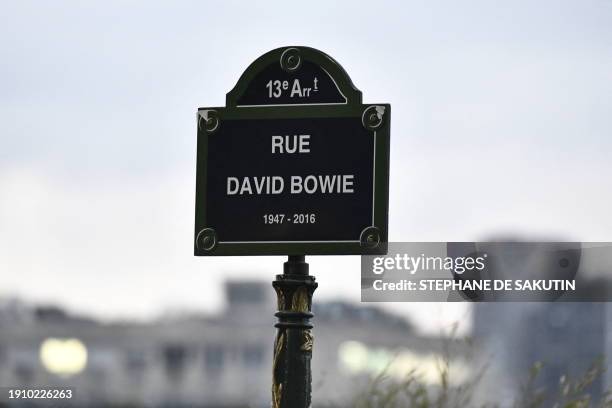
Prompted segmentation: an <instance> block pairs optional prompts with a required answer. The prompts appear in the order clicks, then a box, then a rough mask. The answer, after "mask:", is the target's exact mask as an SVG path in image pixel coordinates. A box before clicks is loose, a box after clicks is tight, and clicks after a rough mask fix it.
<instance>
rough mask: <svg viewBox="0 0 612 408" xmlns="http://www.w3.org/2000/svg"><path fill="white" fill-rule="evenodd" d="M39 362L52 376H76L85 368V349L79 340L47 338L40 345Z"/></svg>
mask: <svg viewBox="0 0 612 408" xmlns="http://www.w3.org/2000/svg"><path fill="white" fill-rule="evenodd" d="M40 361H41V362H42V364H43V366H44V367H45V369H46V370H47V371H48V372H50V373H52V374H57V375H63V376H70V375H74V374H78V373H80V372H81V371H83V370H84V369H85V367H86V366H87V348H86V347H85V344H83V342H82V341H80V340H79V339H57V338H48V339H46V340H45V341H43V342H42V343H41V345H40Z"/></svg>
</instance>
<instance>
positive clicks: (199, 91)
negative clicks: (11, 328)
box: [0, 0, 612, 329]
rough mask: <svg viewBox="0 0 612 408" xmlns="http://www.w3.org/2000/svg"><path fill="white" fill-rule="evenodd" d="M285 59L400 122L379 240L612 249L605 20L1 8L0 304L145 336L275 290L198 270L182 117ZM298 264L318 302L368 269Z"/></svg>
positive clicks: (412, 6) (510, 5) (599, 12)
mask: <svg viewBox="0 0 612 408" xmlns="http://www.w3.org/2000/svg"><path fill="white" fill-rule="evenodd" d="M285 45H306V46H311V47H315V48H318V49H321V50H322V51H325V52H327V53H328V54H330V55H332V56H333V57H334V58H335V59H336V60H338V61H339V62H340V63H341V64H342V65H343V67H344V68H345V69H346V70H347V72H348V73H349V75H350V76H351V77H352V80H353V82H354V83H355V85H356V86H357V87H358V88H359V89H361V91H362V92H363V99H364V102H366V103H367V102H372V103H375V102H387V103H391V105H392V108H393V118H392V132H391V139H392V142H391V189H390V190H391V196H390V219H389V221H390V239H391V240H395V241H425V240H432V241H455V240H477V239H481V240H482V239H486V238H489V237H491V236H499V235H507V234H521V235H527V236H531V237H533V236H537V237H544V238H551V239H572V240H583V241H589V240H591V241H592V240H603V241H610V240H612V237H611V231H612V217H610V209H611V208H612V193H611V191H610V190H611V177H610V176H611V175H612V138H611V136H612V114H611V112H612V1H610V0H605V1H586V0H585V1H559V0H555V1H538V2H534V1H511V2H490V1H469V2H456V1H444V2H440V1H423V2H410V1H398V2H385V1H377V2H367V3H366V2H362V3H360V2H355V1H309V2H302V3H300V4H299V5H298V4H297V3H292V2H280V1H279V2H237V1H236V2H229V1H223V2H219V1H215V2H205V1H194V2H181V1H176V2H165V3H160V2H156V1H146V2H144V1H143V2H138V1H130V2H125V1H120V2H113V1H104V2H97V3H95V4H94V3H93V2H76V1H74V2H43V1H37V2H29V1H19V2H3V3H2V5H0V297H1V296H15V295H17V296H20V297H23V298H25V299H26V300H29V301H37V302H38V301H44V302H56V303H58V304H60V305H64V306H67V307H69V308H71V309H73V310H79V311H82V312H86V313H91V314H94V315H96V316H100V317H104V318H116V317H121V318H148V317H151V316H155V315H157V314H158V313H160V312H161V311H163V310H166V309H168V308H172V309H190V310H207V311H214V310H216V309H218V308H219V307H221V306H222V300H223V299H222V291H221V288H222V286H221V284H222V282H223V281H224V280H225V279H227V278H233V279H236V278H240V277H248V278H260V279H264V280H268V281H270V280H272V279H273V275H274V274H276V273H279V272H281V270H282V262H283V261H284V260H283V258H282V257H265V258H239V257H238V258H215V259H209V258H195V257H193V255H192V248H193V244H192V235H193V219H194V214H193V209H194V192H195V149H196V128H195V119H194V118H195V112H196V109H197V107H199V106H222V105H223V104H224V103H225V94H226V92H227V91H229V90H230V89H231V88H232V87H233V86H234V84H235V83H236V81H237V80H238V78H239V76H240V74H241V73H242V71H243V70H244V69H245V68H246V67H247V66H248V65H249V64H250V63H251V62H252V61H253V60H254V59H256V58H257V57H258V56H259V55H261V54H263V53H265V52H266V51H269V50H271V49H273V48H277V47H279V46H285ZM310 263H311V272H312V273H313V274H314V275H316V277H317V279H318V281H319V283H320V286H319V289H318V291H317V294H316V299H331V298H336V297H341V298H345V299H352V300H358V299H359V288H360V279H359V257H356V256H352V257H311V258H310ZM388 307H390V308H395V309H396V310H398V311H402V312H410V311H413V313H412V318H413V319H417V320H418V321H420V322H421V323H424V326H423V327H426V328H430V329H431V328H437V327H438V324H439V323H440V322H448V321H452V320H453V319H456V318H461V317H462V316H464V315H465V310H464V309H463V308H457V307H456V306H454V305H451V306H448V307H443V306H439V305H432V306H430V307H416V306H412V305H388ZM414 311H416V313H415V312H414ZM452 311H456V313H454V314H453V313H451V312H452Z"/></svg>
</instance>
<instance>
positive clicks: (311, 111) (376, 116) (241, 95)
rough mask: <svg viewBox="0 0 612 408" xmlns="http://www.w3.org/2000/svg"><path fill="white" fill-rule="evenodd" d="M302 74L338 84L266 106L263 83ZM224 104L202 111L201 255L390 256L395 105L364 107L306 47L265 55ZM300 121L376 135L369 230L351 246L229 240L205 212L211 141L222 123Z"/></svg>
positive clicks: (340, 74)
mask: <svg viewBox="0 0 612 408" xmlns="http://www.w3.org/2000/svg"><path fill="white" fill-rule="evenodd" d="M301 71H305V72H310V71H316V72H317V73H318V74H317V75H319V77H320V78H321V80H322V81H323V80H325V81H327V82H328V84H333V85H334V86H331V85H329V86H328V87H326V89H327V91H325V92H320V93H319V94H317V95H316V96H315V95H312V96H309V97H308V98H304V100H289V98H288V97H285V96H280V97H279V98H278V99H277V100H274V101H269V102H262V97H261V93H262V88H263V87H264V85H263V84H264V83H263V82H262V81H266V79H267V78H269V75H268V73H269V72H274V73H276V75H286V76H287V77H288V78H293V77H299V75H300V73H301ZM334 87H335V89H334ZM322 91H323V90H322ZM270 92H272V89H270ZM279 93H280V91H279ZM273 102H276V103H273ZM226 105H227V106H226V107H212V108H199V109H198V113H197V124H198V143H197V175H196V211H195V213H196V214H195V235H194V253H195V255H197V256H210V255H360V254H370V255H371V254H385V253H386V252H387V239H388V238H387V237H388V197H389V139H390V117H391V106H390V105H389V104H367V105H364V104H362V100H361V92H360V91H359V90H358V89H357V88H355V86H354V85H353V83H352V82H351V80H350V78H349V76H348V74H347V73H346V72H345V71H344V69H343V68H342V67H341V66H340V65H339V64H338V63H337V62H336V61H335V60H333V59H332V58H331V57H330V56H328V55H326V54H325V53H323V52H321V51H318V50H316V49H313V48H308V47H283V48H278V49H275V50H272V51H270V52H268V53H266V54H264V55H262V56H261V57H259V58H258V59H257V60H256V61H254V62H253V63H252V64H251V65H250V66H249V67H248V68H247V69H246V71H245V72H244V73H243V74H242V76H241V77H240V79H239V80H238V83H237V84H236V86H235V87H234V88H233V89H232V90H231V91H230V92H229V93H228V94H227V99H226ZM299 118H301V119H308V118H312V119H315V118H316V119H319V118H354V119H355V120H359V121H361V124H362V126H363V127H364V128H365V129H366V130H367V131H369V132H371V134H372V136H373V138H374V160H373V163H374V165H373V169H372V171H373V176H372V177H373V192H372V217H371V218H372V221H371V225H363V228H362V229H361V234H360V235H359V236H355V237H354V239H351V240H338V241H333V240H331V241H330V240H326V241H320V242H318V241H294V240H292V239H291V237H287V239H286V240H280V241H279V240H275V241H259V240H253V241H249V242H244V241H239V242H232V241H226V240H224V238H223V230H222V229H220V228H222V226H218V225H216V224H215V220H214V219H210V218H209V214H208V213H207V208H208V201H207V199H208V197H207V194H208V192H207V191H208V190H207V185H208V181H209V180H208V176H209V169H208V161H209V154H214V153H215V152H211V151H209V138H210V137H211V136H212V135H214V134H215V132H217V131H218V129H219V128H220V127H222V126H223V123H224V121H235V120H258V119H299Z"/></svg>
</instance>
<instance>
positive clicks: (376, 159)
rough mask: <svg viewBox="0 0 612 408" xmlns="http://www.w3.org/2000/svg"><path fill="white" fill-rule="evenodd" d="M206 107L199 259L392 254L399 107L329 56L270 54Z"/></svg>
mask: <svg viewBox="0 0 612 408" xmlns="http://www.w3.org/2000/svg"><path fill="white" fill-rule="evenodd" d="M226 105H227V106H226V107H217V108H200V109H198V114H197V120H198V151H197V176H196V217H195V236H194V238H195V242H194V250H195V255H287V254H293V255H309V254H312V255H316V254H329V255H341V254H378V253H386V248H387V245H386V242H387V222H388V221H387V220H388V196H389V135H390V115H391V107H390V105H388V104H368V105H363V104H362V103H361V92H360V91H359V90H357V89H356V88H355V87H354V85H353V84H352V82H351V80H350V78H349V77H348V75H347V73H346V72H345V71H344V70H343V69H342V67H341V66H340V65H339V64H338V63H337V62H336V61H334V60H333V59H332V58H331V57H329V56H328V55H326V54H324V53H322V52H320V51H318V50H315V49H313V48H308V47H289V48H278V49H275V50H273V51H270V52H268V53H266V54H264V55H263V56H261V57H260V58H258V59H257V60H256V61H255V62H253V63H252V64H251V65H250V66H249V67H248V68H247V70H246V71H245V72H244V73H243V74H242V76H241V77H240V79H239V81H238V83H237V84H236V86H235V87H234V89H232V90H231V91H230V92H229V93H228V94H227V99H226Z"/></svg>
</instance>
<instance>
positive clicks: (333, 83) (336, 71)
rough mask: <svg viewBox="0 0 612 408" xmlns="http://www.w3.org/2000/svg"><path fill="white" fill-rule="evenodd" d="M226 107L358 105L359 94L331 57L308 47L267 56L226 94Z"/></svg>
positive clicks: (273, 52) (278, 50) (271, 53)
mask: <svg viewBox="0 0 612 408" xmlns="http://www.w3.org/2000/svg"><path fill="white" fill-rule="evenodd" d="M226 104H227V107H254V106H293V105H296V106H304V105H359V104H361V91H359V90H358V89H357V88H355V85H353V82H352V81H351V79H350V77H349V76H348V74H347V73H346V71H345V70H344V69H343V68H342V66H340V64H338V62H336V61H335V60H334V59H333V58H332V57H330V56H329V55H327V54H325V53H324V52H321V51H319V50H317V49H314V48H310V47H282V48H277V49H275V50H272V51H270V52H267V53H266V54H264V55H262V56H261V57H259V58H258V59H256V60H255V61H254V62H253V63H252V64H251V65H249V67H248V68H247V69H246V70H245V71H244V73H243V74H242V76H241V77H240V79H239V80H238V83H237V84H236V86H235V87H234V88H233V89H232V90H231V91H230V92H229V93H228V94H227V97H226Z"/></svg>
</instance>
